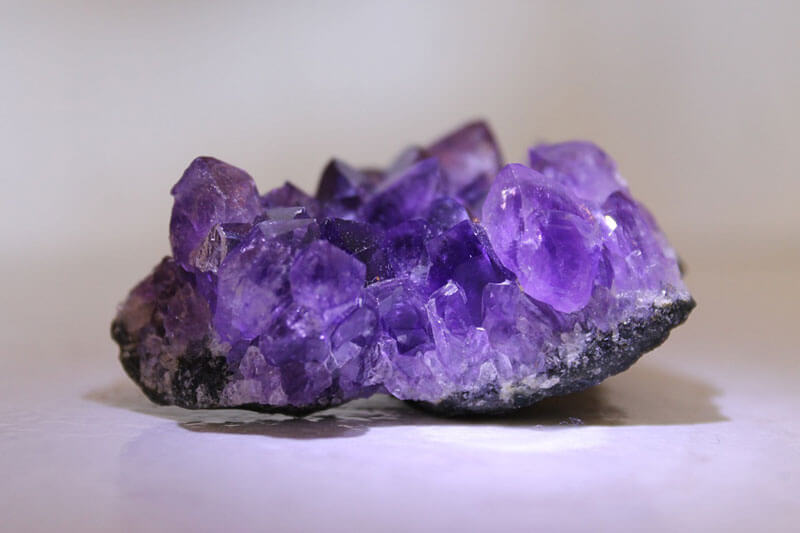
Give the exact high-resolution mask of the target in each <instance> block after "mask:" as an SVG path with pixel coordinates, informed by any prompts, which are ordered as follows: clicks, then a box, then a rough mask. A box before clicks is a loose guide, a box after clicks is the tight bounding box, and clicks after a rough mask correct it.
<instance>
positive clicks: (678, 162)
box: [0, 1, 800, 272]
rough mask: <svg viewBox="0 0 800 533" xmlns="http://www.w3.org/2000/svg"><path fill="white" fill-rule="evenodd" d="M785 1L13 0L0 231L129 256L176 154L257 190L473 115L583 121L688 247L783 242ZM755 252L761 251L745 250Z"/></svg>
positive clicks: (793, 154)
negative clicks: (211, 164)
mask: <svg viewBox="0 0 800 533" xmlns="http://www.w3.org/2000/svg"><path fill="white" fill-rule="evenodd" d="M798 5H800V4H797V3H796V2H756V1H753V2H696V1H690V2H660V3H657V2H616V1H615V2H495V3H492V2H422V3H413V2H412V3H410V4H409V3H407V2H386V3H381V2H340V1H336V2H333V1H330V2H253V3H242V2H240V3H222V2H210V3H202V2H160V1H146V2H129V3H123V2H63V3H62V2H51V3H36V2H33V3H28V2H18V3H16V5H10V6H6V7H5V8H4V10H3V11H4V15H3V17H2V20H0V65H2V68H3V81H2V84H0V106H2V107H0V110H1V112H2V116H1V118H2V123H1V124H0V146H2V150H3V152H4V153H5V157H4V158H3V167H4V168H3V172H2V175H3V178H2V179H3V183H4V187H3V189H4V194H3V195H2V198H0V202H2V206H1V208H0V217H2V218H0V222H1V223H2V224H3V226H4V227H5V228H13V230H10V229H6V230H5V231H3V233H2V237H0V238H2V240H3V245H2V249H3V250H5V251H6V252H7V253H9V254H14V256H15V257H19V256H18V255H17V254H19V253H20V252H22V253H24V254H26V255H27V254H33V255H35V256H37V257H52V256H53V255H54V254H55V255H60V254H63V253H65V252H74V251H75V249H76V247H80V248H81V249H83V248H86V249H91V250H98V251H102V253H113V254H114V255H115V256H117V257H119V259H120V260H123V261H125V262H128V261H132V262H135V263H136V271H137V272H141V271H143V269H145V268H148V267H149V266H150V264H151V263H153V262H154V259H155V257H156V256H158V255H159V254H162V253H164V252H166V251H167V245H166V243H167V240H166V227H167V220H168V216H169V207H170V197H169V196H168V189H169V187H170V186H171V185H172V183H173V182H174V181H175V180H176V179H177V178H178V177H179V176H180V174H181V172H182V170H183V169H184V168H185V166H186V165H187V164H188V162H189V161H190V160H191V159H192V158H193V157H194V156H196V155H199V154H209V155H215V156H217V157H219V158H222V159H225V160H227V161H229V162H231V163H234V164H236V165H239V166H241V167H243V168H245V169H247V170H248V171H249V172H250V173H251V174H252V175H253V176H254V177H255V178H256V180H257V182H258V184H259V186H260V187H261V188H262V189H263V190H266V189H268V188H270V187H273V186H275V185H278V184H279V183H281V182H282V181H283V180H286V179H289V180H292V181H294V182H295V183H297V184H298V185H300V186H302V187H305V188H306V189H309V190H311V189H313V186H314V183H315V182H316V179H317V176H318V173H319V171H320V169H321V168H322V166H323V165H324V164H325V162H326V161H327V159H328V158H329V157H330V156H332V155H337V156H340V157H342V158H344V159H346V160H348V161H351V162H353V163H356V164H367V163H369V164H383V163H385V162H387V161H388V160H389V159H390V158H391V157H392V156H393V154H394V153H395V151H396V150H397V149H399V148H400V147H401V146H403V145H405V144H407V143H410V142H413V141H427V140H430V139H432V138H434V137H435V136H437V135H439V134H440V133H442V132H444V131H446V130H448V129H449V128H451V127H453V126H455V125H457V124H459V123H461V122H463V121H465V120H467V119H470V118H473V117H486V118H487V119H489V120H490V121H491V124H492V125H493V127H494V129H495V132H496V134H497V137H498V138H499V141H500V143H501V144H502V147H503V150H504V153H505V154H506V157H507V159H508V160H512V161H513V160H519V159H521V158H522V157H524V154H525V148H526V147H527V146H528V145H529V144H531V143H532V142H533V141H536V140H540V139H548V140H563V139H569V138H587V139H592V140H595V141H596V142H598V143H599V144H601V145H602V146H603V147H605V148H606V149H607V150H608V151H609V152H610V153H611V154H612V155H613V156H614V157H615V158H616V159H617V160H618V162H619V164H620V166H621V168H622V171H623V173H624V175H625V176H626V177H627V179H628V181H629V182H630V183H631V186H632V188H633V190H634V192H635V193H636V194H637V195H638V196H639V197H640V198H642V199H643V200H644V201H645V202H646V203H647V204H648V205H650V206H651V207H652V209H653V211H654V212H655V213H656V215H657V217H658V219H659V220H660V221H661V223H662V224H663V226H664V227H665V229H666V231H667V232H668V234H669V236H670V237H671V238H672V240H673V241H674V243H675V245H676V246H677V247H678V248H679V249H680V250H681V253H682V254H683V255H684V256H686V258H687V261H688V262H689V263H690V264H691V263H693V262H694V263H696V262H697V261H706V260H707V259H708V257H706V255H707V254H710V255H714V254H719V253H723V254H724V255H725V256H726V257H729V259H728V260H727V263H728V264H730V263H731V262H739V261H746V262H750V263H753V262H755V263H759V262H761V263H763V262H767V261H770V260H772V258H771V257H770V255H769V254H770V253H779V254H780V255H782V256H783V257H786V256H787V255H788V256H793V257H795V258H796V257H798V255H800V254H799V253H798V246H800V244H799V243H800V210H798V209H797V208H796V203H797V198H798V195H800V179H798V170H800V165H798V160H799V158H798V139H799V138H800V96H798V95H800V59H798V58H800V32H798V31H797V21H798V20H800V7H798ZM765 254H766V255H765Z"/></svg>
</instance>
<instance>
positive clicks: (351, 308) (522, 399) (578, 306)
mask: <svg viewBox="0 0 800 533" xmlns="http://www.w3.org/2000/svg"><path fill="white" fill-rule="evenodd" d="M172 195H173V196H174V199H175V202H174V206H173V209H172V217H171V220H170V243H171V246H172V256H171V257H167V258H165V259H164V260H162V261H161V263H160V264H158V265H157V266H156V267H155V269H154V270H153V272H152V273H151V274H150V275H149V276H148V277H147V278H145V279H144V280H143V281H142V282H140V283H139V284H138V285H137V286H136V287H134V288H133V290H132V291H131V293H130V294H129V296H128V298H127V300H126V301H125V302H124V303H123V304H122V305H121V306H120V308H119V312H118V315H117V317H116V319H115V320H114V322H113V324H112V335H113V337H114V339H115V340H116V341H117V342H118V343H119V345H120V349H121V353H120V359H121V361H122V364H123V366H124V368H125V370H126V371H127V372H128V374H129V375H130V376H131V377H132V378H133V379H134V380H135V381H136V382H137V383H138V384H139V385H140V386H141V387H142V389H143V390H144V392H145V393H146V394H147V395H148V396H149V397H150V398H151V399H153V400H154V401H156V402H159V403H165V404H176V405H180V406H184V407H189V408H221V407H240V408H247V409H255V410H260V411H275V412H284V413H290V414H302V413H307V412H311V411H314V410H318V409H324V408H326V407H330V406H334V405H338V404H341V403H342V402H346V401H348V400H351V399H354V398H363V397H366V396H370V395H372V394H375V393H387V394H390V395H392V396H395V397H397V398H399V399H402V400H408V401H412V402H415V403H416V404H417V405H420V406H423V407H426V408H429V409H431V410H435V411H438V412H441V413H455V414H457V413H469V412H477V413H490V412H500V411H505V410H509V409H513V408H516V407H521V406H525V405H529V404H531V403H533V402H536V401H538V400H540V399H542V398H544V397H546V396H551V395H558V394H566V393H569V392H573V391H577V390H580V389H584V388H586V387H589V386H591V385H594V384H596V383H598V382H600V381H602V380H603V379H605V378H606V377H608V376H610V375H612V374H615V373H617V372H620V371H622V370H625V369H626V368H627V367H628V366H630V365H631V364H632V363H633V362H634V361H636V359H638V358H639V357H640V356H641V355H642V354H643V353H644V352H646V351H648V350H650V349H652V348H654V347H655V346H657V345H659V344H660V343H661V342H663V341H664V340H665V339H666V337H667V335H668V334H669V331H670V329H671V328H673V327H675V326H677V325H678V324H680V323H681V322H683V321H684V320H685V319H686V317H687V316H688V314H689V312H690V311H691V309H692V308H693V306H694V301H693V300H692V298H691V296H690V294H689V292H688V291H687V289H686V287H685V285H684V284H683V281H682V280H681V272H680V270H679V268H678V262H677V259H676V255H675V252H674V251H673V249H672V248H671V247H670V245H669V244H668V242H667V240H666V238H665V237H664V235H663V234H662V233H661V231H660V230H659V228H658V227H657V225H656V223H655V221H654V219H653V217H652V216H651V215H650V213H649V212H648V211H647V210H646V209H645V208H644V206H642V205H641V204H640V203H638V202H637V201H636V200H634V199H633V197H632V196H631V194H630V192H629V190H628V186H627V184H626V183H625V181H624V180H623V179H622V178H621V177H620V175H619V172H618V171H617V167H616V165H615V164H614V161H613V160H612V159H611V158H610V157H609V156H608V155H607V154H606V153H605V152H603V151H602V150H601V149H600V148H598V147H597V146H596V145H594V144H592V143H590V142H583V141H573V142H564V143H557V144H542V145H538V146H535V147H533V148H531V149H530V152H529V165H524V164H517V163H512V164H507V165H503V162H502V157H501V155H500V152H499V150H498V147H497V144H496V143H495V141H494V138H493V136H492V134H491V132H490V130H489V128H488V127H487V125H486V124H484V123H480V122H478V123H472V124H468V125H466V126H464V127H462V128H461V129H459V130H457V131H455V132H453V133H451V134H450V135H447V136H446V137H444V138H443V139H441V140H439V141H437V142H435V143H433V144H432V145H430V146H428V147H416V146H415V147H411V148H408V149H406V150H405V151H403V152H402V153H401V154H400V155H399V156H398V158H397V159H396V160H395V161H394V162H393V163H392V164H391V165H390V166H389V167H388V168H387V169H385V170H376V169H359V168H355V167H352V166H350V165H348V164H346V163H344V162H342V161H340V160H336V159H334V160H332V161H331V162H330V163H329V164H328V165H327V166H326V167H325V169H324V170H323V172H322V176H321V178H320V182H319V186H318V189H317V192H316V194H315V195H314V196H310V195H308V194H306V193H305V192H303V191H302V190H300V189H299V188H297V187H296V186H294V185H292V184H291V183H285V184H284V185H282V186H280V187H278V188H276V189H273V190H272V191H270V192H268V193H266V194H264V195H259V192H258V189H257V187H256V184H255V182H254V181H253V178H251V177H250V175H248V174H247V173H246V172H244V171H243V170H240V169H239V168H236V167H234V166H231V165H229V164H227V163H224V162H222V161H219V160H217V159H213V158H210V157H199V158H197V159H195V160H194V161H193V162H192V163H191V164H190V165H189V168H187V169H186V171H185V172H184V174H183V176H182V177H181V179H180V180H179V181H178V183H177V184H176V185H175V186H174V187H173V189H172Z"/></svg>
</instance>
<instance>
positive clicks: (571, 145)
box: [528, 141, 628, 203]
mask: <svg viewBox="0 0 800 533" xmlns="http://www.w3.org/2000/svg"><path fill="white" fill-rule="evenodd" d="M528 155H529V157H530V161H531V168H532V169H534V170H538V171H539V172H541V173H542V174H544V175H545V176H547V177H548V178H549V179H550V181H554V182H556V183H559V184H561V185H562V186H564V187H566V188H567V189H569V190H570V191H571V192H572V193H573V194H575V195H576V196H577V197H578V198H581V199H583V200H585V201H588V202H592V203H602V202H603V201H604V200H605V199H606V198H608V197H609V196H610V195H611V194H612V193H613V192H615V191H623V190H627V188H628V184H627V183H625V180H623V179H622V177H621V176H620V175H619V172H618V171H617V165H616V164H615V163H614V161H613V160H612V159H611V158H610V157H609V156H608V154H606V153H605V152H604V151H603V150H601V149H600V147H599V146H597V145H596V144H594V143H591V142H588V141H568V142H563V143H555V144H539V145H537V146H534V147H533V148H531V149H530V150H529V152H528Z"/></svg>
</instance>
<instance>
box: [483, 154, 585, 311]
mask: <svg viewBox="0 0 800 533" xmlns="http://www.w3.org/2000/svg"><path fill="white" fill-rule="evenodd" d="M483 222H484V224H485V226H486V231H487V232H488V234H489V239H490V240H491V242H492V244H493V246H494V248H495V250H496V251H497V255H498V256H499V257H500V261H502V262H503V264H504V265H506V266H507V267H508V268H509V269H510V270H512V271H513V272H514V274H516V276H517V278H518V279H519V282H520V285H521V286H522V288H523V289H524V290H525V292H526V293H528V294H529V295H530V296H532V297H533V298H535V299H536V300H539V301H541V302H544V303H547V304H550V305H551V306H553V308H554V309H556V310H557V311H563V312H566V313H571V312H573V311H578V310H579V309H581V308H582V307H584V306H585V305H586V304H587V303H588V302H589V298H591V296H592V287H593V285H594V279H595V276H596V274H597V264H598V261H599V259H600V251H601V248H600V246H601V242H600V230H599V227H598V224H597V221H596V220H595V219H594V217H593V216H592V213H591V211H590V210H589V209H588V208H587V206H586V205H584V204H582V203H580V202H579V201H578V199H577V198H576V197H575V196H573V195H572V194H570V192H569V190H567V189H566V188H564V187H561V186H560V185H559V184H558V183H556V182H554V181H553V180H549V179H547V178H546V177H545V176H544V175H542V174H540V173H538V172H536V171H535V170H531V169H530V168H528V167H526V166H524V165H519V164H512V165H507V166H506V167H504V168H503V170H501V171H500V173H499V174H498V175H497V178H496V179H495V182H494V185H493V186H492V188H491V190H490V191H489V194H488V196H487V198H486V202H485V203H484V206H483Z"/></svg>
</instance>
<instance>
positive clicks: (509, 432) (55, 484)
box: [0, 261, 800, 531]
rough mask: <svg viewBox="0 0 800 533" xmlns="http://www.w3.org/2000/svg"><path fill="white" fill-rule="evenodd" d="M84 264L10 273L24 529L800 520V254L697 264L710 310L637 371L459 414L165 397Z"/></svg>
mask: <svg viewBox="0 0 800 533" xmlns="http://www.w3.org/2000/svg"><path fill="white" fill-rule="evenodd" d="M81 264H82V263H81ZM62 267H63V268H62V269H60V270H58V271H57V272H56V271H54V270H53V269H51V268H48V267H45V266H31V267H30V268H26V269H18V270H14V271H12V272H7V273H5V274H6V275H5V277H6V279H13V280H14V283H11V284H9V285H10V287H9V288H8V291H9V292H8V296H9V300H8V305H5V306H4V307H3V313H4V314H5V316H3V320H2V327H3V331H2V336H1V337H2V342H3V353H2V358H1V359H0V388H1V389H0V390H2V394H1V395H0V472H2V476H1V477H0V516H2V522H3V524H2V527H0V529H2V530H3V531H48V530H52V529H55V528H59V529H63V530H76V531H94V530H96V531H108V530H121V531H136V530H149V531H214V530H221V529H229V530H242V529H246V528H257V529H260V530H264V531H301V530H306V531H362V530H363V531H370V530H380V531H409V530H417V529H420V530H489V529H491V530H496V531H532V530H538V529H542V530H545V529H552V528H558V529H561V530H580V529H584V528H592V529H599V530H642V529H644V528H646V529H648V530H686V529H687V528H691V529H695V530H698V529H727V530H742V531H746V530H754V529H759V530H764V531H767V530H769V531H776V530H777V531H780V530H785V531H790V530H796V529H795V528H796V524H797V521H798V520H800V415H798V412H800V394H799V393H798V384H797V381H798V377H800V373H799V372H798V369H799V368H800V365H798V358H797V347H796V339H797V325H796V321H797V317H798V314H797V310H796V302H797V301H798V298H800V290H798V282H797V280H796V269H794V268H786V269H784V270H774V271H769V272H764V271H758V270H753V269H740V270H739V271H733V272H730V271H729V272H727V273H726V272H717V271H715V270H713V269H705V270H704V269H699V270H696V271H693V272H691V273H690V275H689V278H688V284H689V285H690V287H691V288H692V289H693V291H694V293H695V296H696V298H697V300H698V302H699V305H698V308H697V309H696V311H695V313H694V315H693V316H692V317H691V318H690V320H689V322H688V323H687V324H686V325H684V326H682V327H681V328H680V329H678V330H676V331H675V332H674V334H673V336H672V338H670V340H669V341H668V342H667V343H666V344H665V345H664V346H663V347H661V348H660V349H658V350H657V351H655V352H654V353H652V354H650V355H648V356H646V357H645V358H644V359H643V360H642V361H640V362H639V363H638V364H636V365H635V366H634V367H633V368H632V369H631V370H629V371H628V372H626V373H624V374H621V375H619V376H616V377H614V378H611V379H609V380H608V381H606V382H605V383H604V384H602V385H600V386H598V387H596V388H594V389H591V390H589V391H586V392H584V393H581V394H577V395H573V396H569V397H564V398H559V399H552V400H548V401H545V402H543V403H541V404H539V405H538V406H535V407H533V408H530V409H527V410H524V411H521V412H519V413H517V414H515V415H513V416H509V417H504V418H497V419H477V420H463V419H455V420H452V419H441V418H434V417H431V416H428V415H425V414H423V413H420V412H417V411H415V410H413V409H411V408H409V407H407V406H406V405H404V404H402V403H400V402H398V401H395V400H393V399H390V398H387V397H376V398H372V399H370V400H364V401H358V402H353V403H351V404H349V405H346V406H344V407H341V408H337V409H332V410H329V411H325V412H322V413H319V414H316V415H313V416H311V417H308V418H305V419H292V418H288V417H283V416H267V415H261V414H256V413H249V412H241V411H214V412H197V411H194V412H193V411H186V410H182V409H179V408H174V407H158V406H155V405H152V404H151V403H150V402H148V401H147V400H146V399H145V398H144V396H143V395H142V394H141V393H140V392H139V391H138V389H136V387H135V386H134V385H133V384H132V383H131V382H130V381H129V380H127V378H126V377H125V376H124V375H123V373H122V370H121V368H120V367H119V366H118V363H117V361H116V352H115V347H114V345H113V344H112V343H111V341H110V340H109V339H108V337H107V328H108V322H109V320H110V317H111V314H112V313H113V305H114V303H113V302H115V301H116V300H118V299H119V298H120V297H121V294H119V295H118V294H116V293H114V292H113V291H112V290H111V289H112V288H113V289H114V290H117V291H118V290H119V289H118V286H119V283H120V280H119V276H120V274H119V273H118V272H116V273H115V272H114V269H113V268H111V267H109V268H108V269H104V268H101V267H102V261H100V264H99V266H97V265H96V266H95V267H94V268H93V270H92V273H91V274H83V275H81V274H79V273H78V272H79V267H80V264H78V263H76V264H74V265H69V264H67V265H62ZM7 268H10V267H7ZM73 274H74V275H73ZM49 289H53V290H57V292H56V294H59V295H60V296H61V297H60V298H55V301H54V299H53V298H52V293H50V294H51V297H50V298H49V299H48V296H47V295H48V292H47V291H48V290H49ZM42 302H45V303H46V305H43V303H42Z"/></svg>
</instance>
